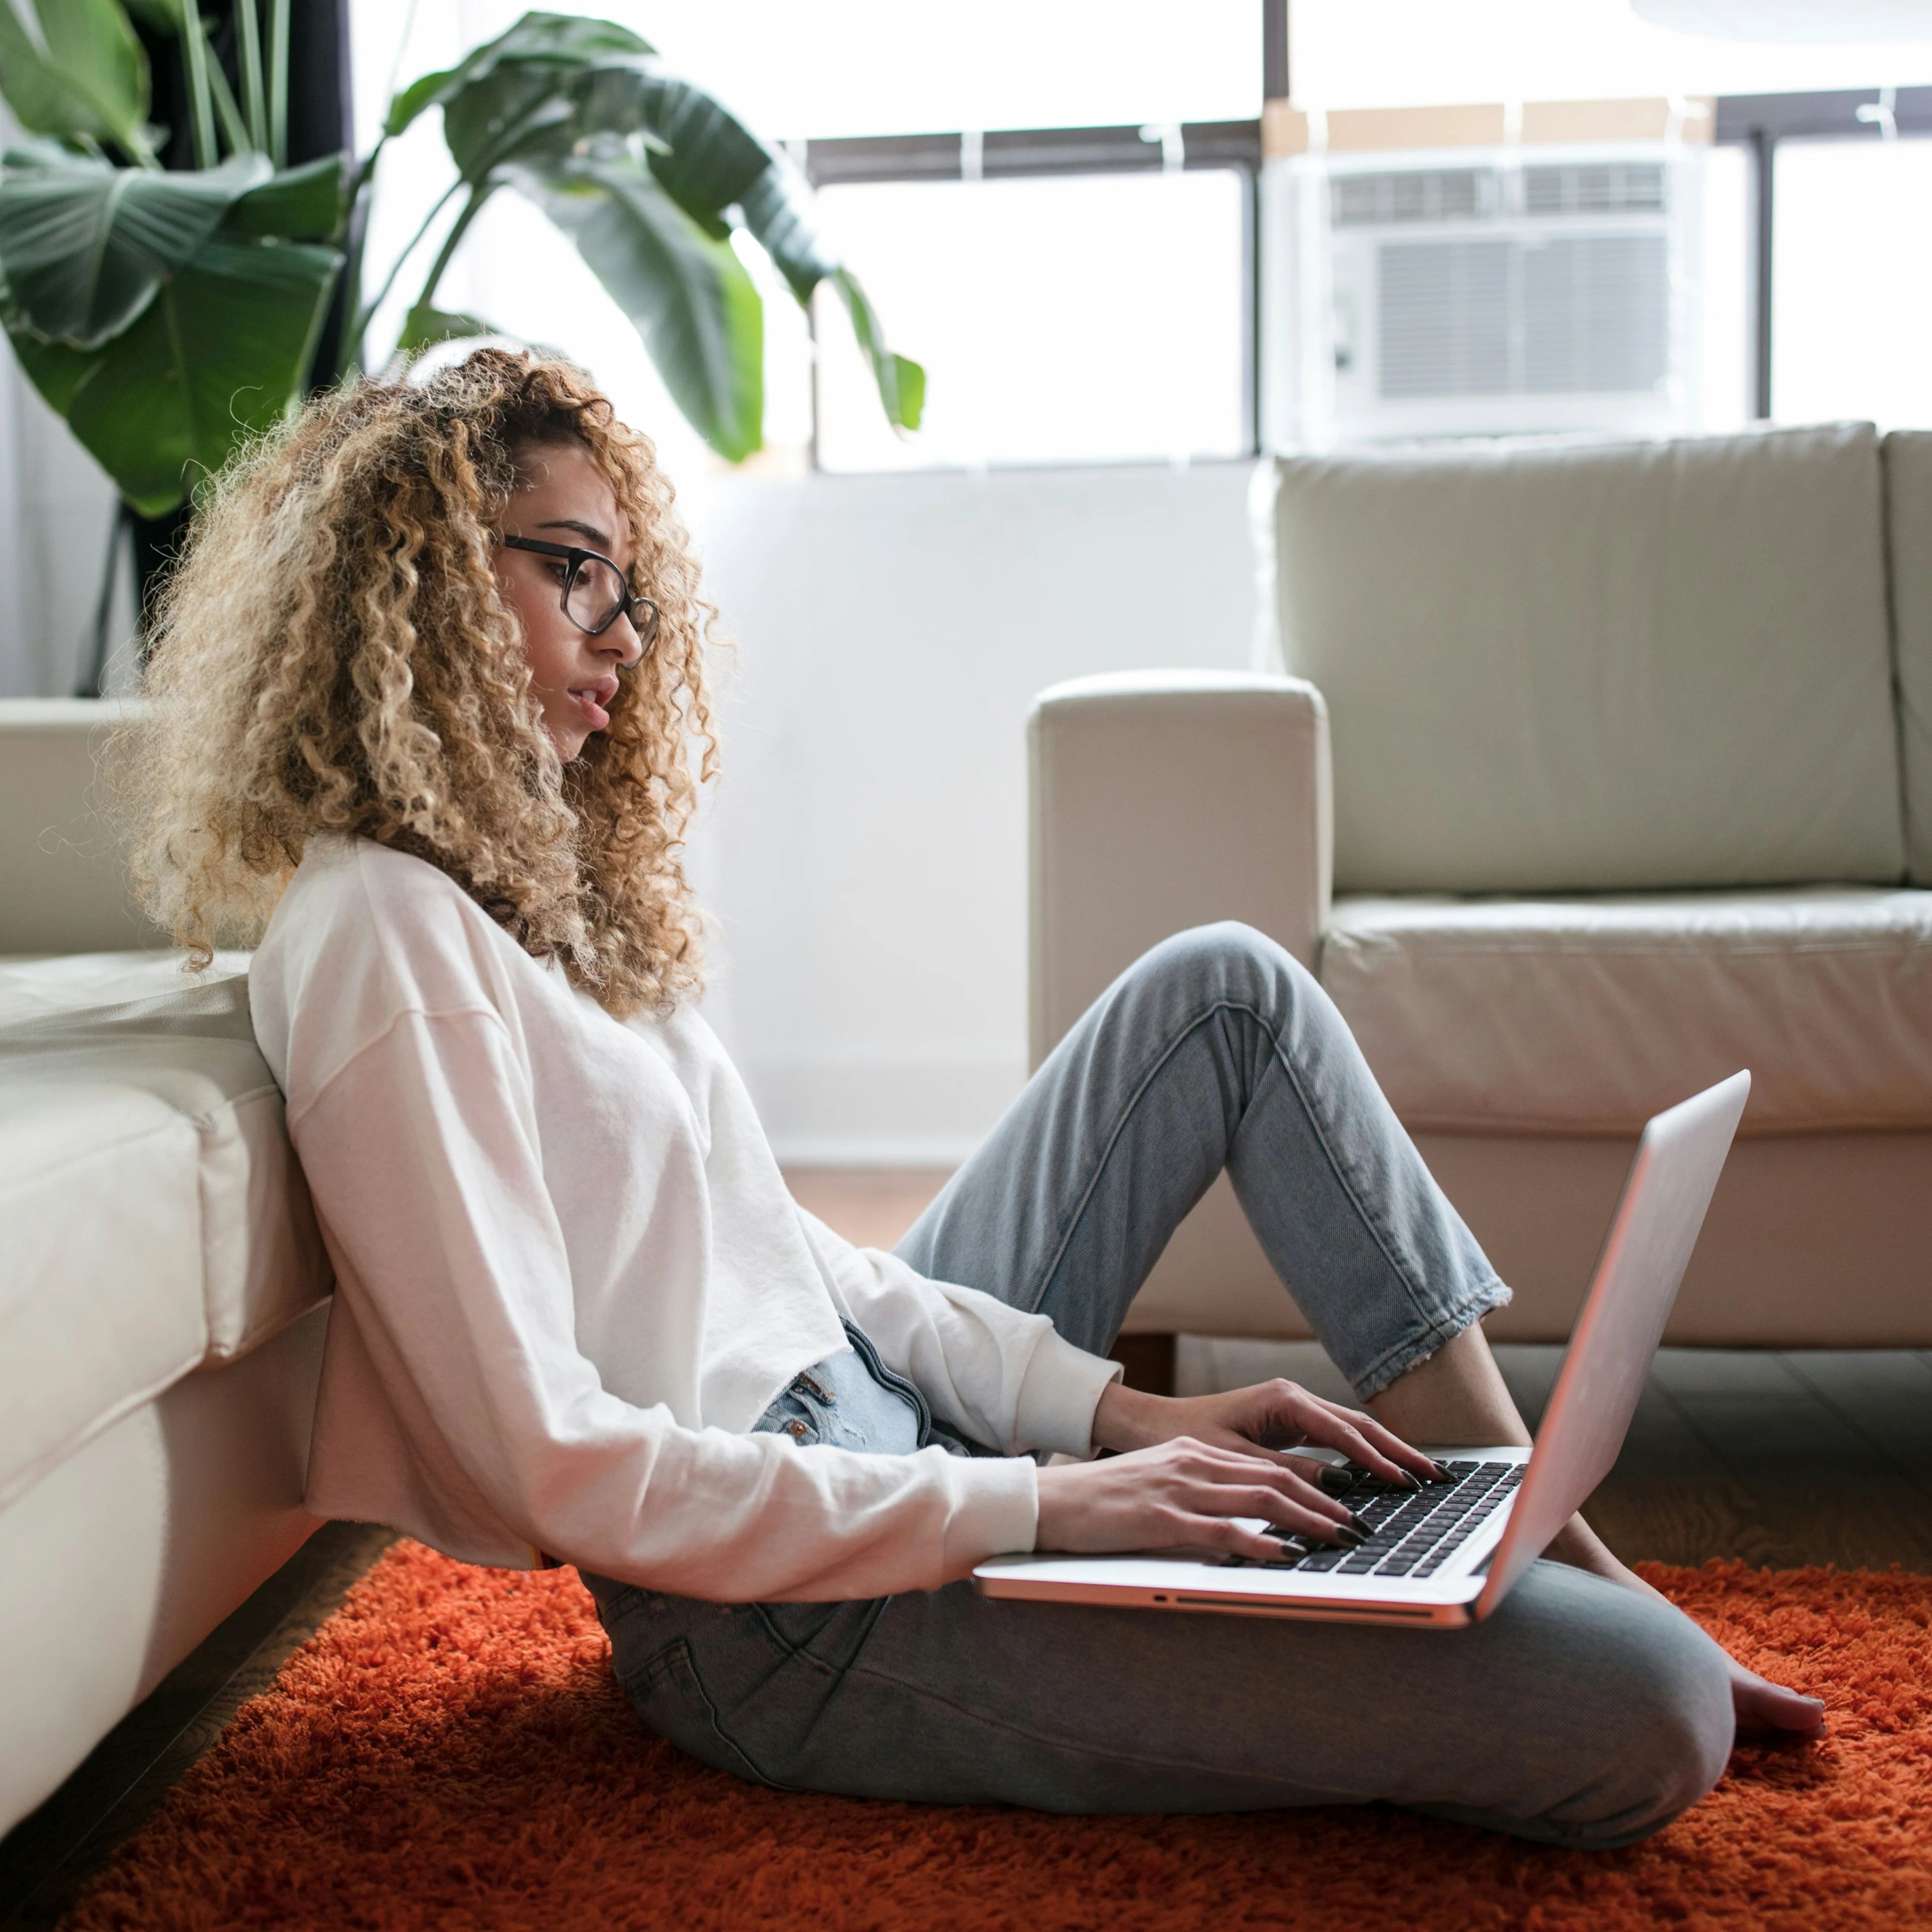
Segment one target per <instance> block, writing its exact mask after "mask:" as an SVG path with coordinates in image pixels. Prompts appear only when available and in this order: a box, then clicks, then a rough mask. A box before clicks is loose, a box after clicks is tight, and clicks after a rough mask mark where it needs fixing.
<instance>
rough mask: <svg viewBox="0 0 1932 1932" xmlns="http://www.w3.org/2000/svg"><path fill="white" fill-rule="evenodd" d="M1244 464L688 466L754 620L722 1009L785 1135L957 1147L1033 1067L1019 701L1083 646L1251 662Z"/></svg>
mask: <svg viewBox="0 0 1932 1932" xmlns="http://www.w3.org/2000/svg"><path fill="white" fill-rule="evenodd" d="M1249 473H1250V466H1248V465H1247V464H1246V463H1216V464H1207V465H1198V466H1194V467H1193V468H1191V469H1173V468H1170V467H1168V466H1145V467H1140V466H1136V467H1121V468H1113V469H1056V470H1024V471H1021V470H1006V471H994V472H982V473H980V474H977V475H975V474H972V473H968V472H935V473H929V474H923V475H897V476H844V477H831V476H811V477H806V478H800V479H797V480H792V481H781V480H778V479H767V478H754V477H734V478H729V479H721V480H719V481H715V482H712V483H710V484H709V487H706V488H704V489H703V490H701V491H700V493H699V496H700V501H698V502H695V503H694V504H693V505H692V506H691V508H692V512H693V522H694V529H695V534H696V535H697V541H698V545H699V549H700V554H701V555H702V556H703V559H704V563H705V568H706V586H707V589H708V592H709V595H710V596H711V597H712V599H713V600H714V601H715V602H716V604H718V608H719V610H720V613H721V619H722V622H721V629H723V630H724V631H725V632H727V634H729V635H730V637H733V639H735V640H736V643H737V644H738V646H739V668H738V670H737V673H736V676H735V679H733V683H732V685H731V688H730V690H729V691H728V693H727V699H726V703H725V706H724V724H725V730H726V743H725V748H724V750H725V762H724V784H723V786H722V787H721V790H720V793H719V794H718V798H717V800H716V805H715V810H714V811H713V812H712V815H711V817H710V819H709V823H707V824H706V826H705V827H704V828H703V830H702V831H701V832H700V834H699V835H698V837H697V839H696V840H695V841H694V850H693V857H694V869H695V871H696V873H697V877H698V879H699V880H700V889H701V890H702V892H703V896H704V898H705V899H706V902H707V903H708V904H709V906H710V907H712V909H713V910H715V912H716V913H717V915H718V919H719V920H720V924H721V932H720V935H719V939H718V942H717V944H716V947H715V953H714V957H715V958H716V959H718V961H719V962H720V965H721V971H718V973H717V974H715V977H714V989H713V991H712V995H711V996H710V998H709V1001H708V1007H709V1011H710V1013H711V1016H712V1021H713V1023H714V1025H718V1028H719V1029H720V1031H721V1032H722V1033H723V1034H724V1036H725V1037H726V1040H727V1044H728V1045H729V1046H730V1047H731V1049H732V1050H733V1053H734V1054H735V1055H736V1057H737V1059H738V1062H739V1066H740V1067H741V1068H742V1070H744V1073H745V1077H746V1079H747V1080H748V1082H749V1083H750V1085H751V1089H752V1092H753V1094H754V1097H755V1098H756V1100H757V1103H758V1105H759V1107H760V1111H761V1112H762V1114H763V1117H764V1120H765V1124H766V1128H767V1130H769V1133H770V1134H771V1136H772V1141H773V1143H774V1145H775V1147H776V1148H777V1150H778V1154H779V1156H780V1158H781V1159H783V1160H788V1161H794V1162H800V1163H808V1162H828V1163H878V1164H882V1165H892V1164H905V1165H917V1164H922V1163H929V1162H931V1163H944V1162H950V1161H953V1160H958V1159H959V1158H960V1157H962V1156H963V1155H964V1154H966V1153H967V1152H968V1151H969V1150H970V1149H971V1148H972V1146H973V1145H974V1143H975V1142H977V1140H978V1139H979V1138H980V1136H981V1135H982V1134H983V1133H985V1131H986V1129H987V1128H988V1127H989V1126H991V1124H992V1122H993V1121H995V1119H996V1118H998V1115H999V1113H1000V1112H1001V1109H1002V1108H1003V1107H1004V1106H1005V1105H1006V1104H1007V1102H1008V1101H1009V1100H1010V1099H1011V1098H1012V1097H1013V1095H1014V1094H1016V1093H1017V1092H1018V1091H1019V1088H1020V1085H1021V1083H1022V1081H1023V1080H1024V1079H1025V1071H1026V931H1025V922H1026V862H1027V861H1026V761H1025V722H1026V715H1027V710H1028V705H1029V703H1030V702H1031V700H1032V697H1033V696H1034V693H1035V692H1037V691H1039V690H1040V689H1041V688H1043V687H1044V686H1045V685H1049V684H1052V683H1054V682H1057V681H1058V680H1059V679H1062V678H1067V677H1073V676H1080V675H1082V674H1085V673H1088V672H1093V671H1099V670H1124V669H1131V668H1135V667H1144V666H1157V665H1187V666H1195V665H1207V666H1215V665H1220V666H1226V667H1240V666H1241V665H1243V664H1246V662H1247V657H1248V651H1249V645H1250V631H1251V629H1252V625H1253V610H1254V599H1253V565H1252V562H1251V556H1250V544H1249V538H1248V530H1247V510H1246V503H1245V498H1246V493H1247V485H1248V478H1249ZM1148 779H1149V782H1150V783H1151V784H1160V782H1162V778H1161V775H1160V773H1159V772H1150V773H1149V775H1148Z"/></svg>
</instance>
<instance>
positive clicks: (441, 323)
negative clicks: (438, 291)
mask: <svg viewBox="0 0 1932 1932" xmlns="http://www.w3.org/2000/svg"><path fill="white" fill-rule="evenodd" d="M501 333H502V331H501V330H499V329H496V328H495V327H494V326H493V325H492V324H490V323H487V322H485V321H484V320H482V318H481V317H480V316H474V315H461V314H457V313H455V311H452V310H449V309H444V308H424V307H422V305H421V304H419V305H417V306H416V308H413V309H411V310H410V312H409V314H407V316H406V317H404V319H403V332H402V334H401V335H399V336H398V337H397V338H396V349H397V351H398V353H399V354H401V355H402V356H406V357H407V358H408V359H410V361H411V362H413V361H414V360H415V359H416V357H418V356H420V355H421V354H422V353H423V351H424V350H425V349H434V347H436V346H437V344H438V343H440V342H469V341H474V340H475V338H477V337H478V336H481V335H500V334H501Z"/></svg>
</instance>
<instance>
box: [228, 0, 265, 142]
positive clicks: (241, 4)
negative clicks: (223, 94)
mask: <svg viewBox="0 0 1932 1932" xmlns="http://www.w3.org/2000/svg"><path fill="white" fill-rule="evenodd" d="M235 23H236V26H237V28H239V30H240V32H241V36H242V99H243V101H245V102H246V103H247V104H248V144H249V145H250V146H251V147H252V148H254V150H255V151H256V152H257V154H266V153H267V152H268V151H269V104H268V101H267V98H266V95H265V94H264V92H263V87H262V23H260V21H259V20H257V19H256V17H255V0H235Z"/></svg>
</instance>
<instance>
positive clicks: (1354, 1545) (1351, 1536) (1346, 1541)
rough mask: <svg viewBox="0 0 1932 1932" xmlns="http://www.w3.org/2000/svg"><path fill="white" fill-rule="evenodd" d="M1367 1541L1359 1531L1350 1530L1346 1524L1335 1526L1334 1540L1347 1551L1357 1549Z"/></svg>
mask: <svg viewBox="0 0 1932 1932" xmlns="http://www.w3.org/2000/svg"><path fill="white" fill-rule="evenodd" d="M1368 1540H1369V1539H1368V1538H1367V1537H1366V1536H1364V1535H1363V1534H1362V1532H1361V1531H1360V1530H1359V1529H1350V1528H1349V1526H1348V1525H1347V1524H1346V1523H1337V1525H1336V1526H1335V1541H1337V1543H1339V1544H1343V1545H1344V1546H1345V1547H1346V1548H1348V1549H1350V1550H1355V1549H1358V1548H1359V1547H1361V1545H1362V1544H1364V1543H1366V1542H1367V1541H1368Z"/></svg>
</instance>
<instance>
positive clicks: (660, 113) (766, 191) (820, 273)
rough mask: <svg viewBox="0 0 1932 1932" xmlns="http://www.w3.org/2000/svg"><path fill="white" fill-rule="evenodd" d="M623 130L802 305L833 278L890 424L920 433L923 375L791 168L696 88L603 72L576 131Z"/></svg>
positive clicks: (667, 183)
mask: <svg viewBox="0 0 1932 1932" xmlns="http://www.w3.org/2000/svg"><path fill="white" fill-rule="evenodd" d="M627 123H628V124H634V125H637V126H640V127H643V129H645V130H646V131H648V132H649V133H650V134H652V136H655V137H656V139H657V140H658V142H661V144H662V145H661V147H657V148H653V149H652V151H651V152H650V154H649V156H648V160H649V166H650V170H651V172H652V174H653V175H655V176H656V178H657V179H658V181H659V182H660V183H661V184H662V185H663V187H664V189H665V190H666V191H667V193H669V194H670V196H671V198H672V199H673V200H674V201H676V203H677V204H678V205H679V207H680V208H682V209H683V210H684V211H685V213H686V214H688V215H689V216H690V217H691V218H692V220H694V221H695V222H697V223H698V225H699V226H700V227H702V228H703V229H705V230H706V232H707V233H710V234H712V235H714V236H719V237H720V238H721V237H722V236H724V234H726V233H728V232H729V227H728V223H727V222H726V220H725V219H724V214H725V211H726V210H727V209H728V208H732V207H733V205H735V206H736V208H737V210H738V212H739V215H740V217H742V220H743V222H744V224H745V227H746V228H748V229H749V230H750V231H751V234H752V235H753V236H754V237H755V238H756V239H757V242H758V244H759V245H760V247H761V248H763V250H764V251H765V252H766V254H768V255H769V256H770V257H771V258H772V263H773V265H774V266H775V267H776V268H777V269H778V272H779V273H780V274H781V275H783V276H784V278H785V281H786V283H787V285H788V286H789V287H790V290H791V292H792V293H793V295H794V296H796V297H797V299H799V302H807V301H808V300H809V299H811V293H812V291H813V290H814V289H815V288H816V287H817V286H818V284H820V282H821V281H824V280H825V279H826V278H827V277H828V276H829V277H830V278H832V282H833V284H834V286H835V288H836V289H837V290H838V297H839V299H840V300H841V302H843V303H844V306H845V311H846V313H847V314H848V315H849V316H850V317H851V319H852V329H853V333H854V334H855V335H856V336H857V337H858V338H859V347H860V348H861V349H862V350H864V351H865V355H866V357H867V359H868V360H869V362H871V365H872V375H873V379H874V382H875V383H877V386H878V392H879V401H880V405H881V406H882V407H883V409H884V410H885V413H886V421H887V422H891V423H893V424H895V425H897V426H898V427H899V428H902V429H908V430H913V429H916V428H918V427H919V418H920V416H921V415H922V413H923V410H924V407H925V401H926V371H924V370H923V369H922V368H920V367H919V365H918V364H917V363H916V362H911V361H910V360H909V359H907V358H906V357H905V356H898V355H895V354H894V353H892V350H890V349H889V348H888V347H886V338H885V331H884V329H883V328H882V327H881V326H880V322H879V318H878V314H877V311H875V310H874V308H873V307H872V305H871V302H870V300H869V299H868V297H867V296H866V294H865V290H863V289H862V287H860V286H859V281H858V278H856V276H854V275H853V274H852V272H850V270H849V269H846V268H844V266H841V263H840V262H839V260H838V256H837V254H835V252H834V251H832V248H830V246H829V245H828V244H827V242H826V239H825V237H824V234H823V231H822V230H821V229H820V226H819V225H818V217H817V211H816V210H815V208H814V206H813V204H812V199H811V189H810V187H808V185H807V184H806V182H805V178H804V176H803V175H801V174H800V173H799V171H798V169H796V167H795V166H793V164H792V163H791V162H790V160H789V159H788V158H787V157H786V156H784V154H781V153H778V152H777V151H775V150H773V149H772V148H767V147H766V145H764V143H763V142H761V141H760V140H759V139H757V137H756V136H754V135H753V134H751V133H749V132H748V130H746V129H745V127H744V126H743V125H742V123H740V122H739V121H737V120H736V118H733V116H732V115H730V114H729V113H727V112H726V111H725V110H724V108H722V107H720V106H719V105H718V103H717V102H716V101H714V100H712V98H711V97H710V96H709V95H707V94H706V93H704V92H703V91H702V90H701V89H697V88H695V87H693V86H691V85H690V84H689V83H688V82H685V81H682V80H676V79H674V78H673V77H670V76H668V75H666V74H660V73H657V72H655V71H652V69H650V68H648V67H647V66H645V65H643V64H640V63H632V64H631V65H628V67H622V68H607V69H605V70H604V71H601V72H600V73H598V74H596V75H595V76H594V77H592V80H591V81H590V82H589V83H588V84H587V85H586V86H583V87H582V88H581V89H580V104H579V110H578V125H579V127H580V128H581V129H583V130H584V132H586V133H598V132H613V131H616V130H618V129H619V128H621V127H623V126H624V125H625V124H627Z"/></svg>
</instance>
